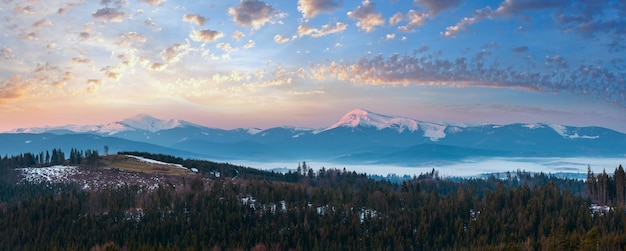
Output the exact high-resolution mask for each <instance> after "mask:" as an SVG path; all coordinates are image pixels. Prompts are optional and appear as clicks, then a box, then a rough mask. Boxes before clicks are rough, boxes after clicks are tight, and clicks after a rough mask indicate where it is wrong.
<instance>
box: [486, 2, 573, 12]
mask: <svg viewBox="0 0 626 251" xmlns="http://www.w3.org/2000/svg"><path fill="white" fill-rule="evenodd" d="M583 2H584V1H583ZM568 3H569V1H568V0H505V1H504V2H502V3H501V4H500V6H498V9H496V13H498V14H500V15H513V14H518V13H521V12H524V11H528V10H544V9H552V8H558V7H562V6H564V5H565V4H568Z"/></svg>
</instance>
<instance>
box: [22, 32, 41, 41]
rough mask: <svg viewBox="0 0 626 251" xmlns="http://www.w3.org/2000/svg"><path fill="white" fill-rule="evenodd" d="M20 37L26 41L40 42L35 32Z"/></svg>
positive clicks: (24, 33) (25, 33)
mask: <svg viewBox="0 0 626 251" xmlns="http://www.w3.org/2000/svg"><path fill="white" fill-rule="evenodd" d="M19 37H20V38H21V39H24V40H39V36H38V35H37V33H35V32H23V33H20V35H19Z"/></svg>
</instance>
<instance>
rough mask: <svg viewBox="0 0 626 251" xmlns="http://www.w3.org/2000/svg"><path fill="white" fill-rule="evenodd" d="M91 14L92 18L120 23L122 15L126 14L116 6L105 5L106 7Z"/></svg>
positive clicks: (122, 18)
mask: <svg viewBox="0 0 626 251" xmlns="http://www.w3.org/2000/svg"><path fill="white" fill-rule="evenodd" d="M91 16H93V17H94V18H99V19H103V20H104V21H105V22H111V23H121V22H122V21H123V20H124V17H125V16H126V14H124V12H121V11H119V10H118V9H116V8H109V7H106V8H102V9H98V10H97V11H96V12H95V13H93V14H92V15H91Z"/></svg>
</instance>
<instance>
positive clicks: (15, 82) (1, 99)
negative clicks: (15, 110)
mask: <svg viewBox="0 0 626 251" xmlns="http://www.w3.org/2000/svg"><path fill="white" fill-rule="evenodd" d="M27 89H28V88H27V85H25V84H24V83H22V81H21V79H20V77H19V76H13V77H11V78H9V79H7V80H0V104H2V103H6V102H8V101H11V100H15V99H18V98H20V97H22V96H23V95H24V93H25V92H26V90H27Z"/></svg>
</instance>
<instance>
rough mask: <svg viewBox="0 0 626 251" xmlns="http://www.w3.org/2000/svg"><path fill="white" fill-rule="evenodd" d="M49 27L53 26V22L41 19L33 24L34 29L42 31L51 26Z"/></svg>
mask: <svg viewBox="0 0 626 251" xmlns="http://www.w3.org/2000/svg"><path fill="white" fill-rule="evenodd" d="M49 25H52V21H50V20H48V19H40V20H38V21H37V22H35V23H34V24H33V27H34V28H37V29H41V28H43V27H44V26H49Z"/></svg>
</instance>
